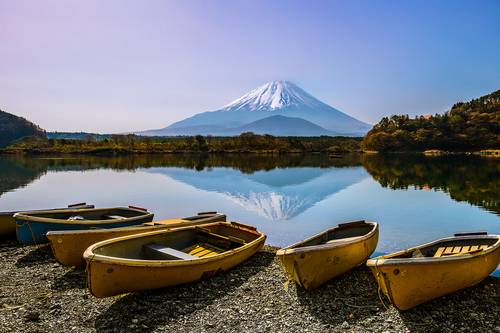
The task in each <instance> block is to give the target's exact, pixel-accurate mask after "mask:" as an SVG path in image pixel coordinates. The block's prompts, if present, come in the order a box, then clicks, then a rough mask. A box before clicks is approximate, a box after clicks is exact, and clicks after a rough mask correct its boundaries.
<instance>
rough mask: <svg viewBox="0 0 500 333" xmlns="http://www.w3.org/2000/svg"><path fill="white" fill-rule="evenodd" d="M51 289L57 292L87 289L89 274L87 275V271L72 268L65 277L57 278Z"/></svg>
mask: <svg viewBox="0 0 500 333" xmlns="http://www.w3.org/2000/svg"><path fill="white" fill-rule="evenodd" d="M50 288H51V289H53V290H57V291H66V290H70V289H85V288H87V274H86V273H85V269H81V268H72V269H71V270H69V271H67V272H66V273H64V275H62V276H59V277H57V278H55V279H54V282H53V283H52V285H51V286H50Z"/></svg>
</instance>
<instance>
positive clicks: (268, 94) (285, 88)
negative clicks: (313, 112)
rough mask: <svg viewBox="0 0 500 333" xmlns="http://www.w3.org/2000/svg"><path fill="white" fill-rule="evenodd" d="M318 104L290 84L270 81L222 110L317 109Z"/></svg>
mask: <svg viewBox="0 0 500 333" xmlns="http://www.w3.org/2000/svg"><path fill="white" fill-rule="evenodd" d="M318 102H319V101H318V100H317V99H315V98H314V97H312V96H311V95H309V94H308V93H306V92H305V91H304V90H302V89H300V88H299V87H297V86H296V85H295V84H293V83H292V82H288V81H272V82H268V83H266V84H264V85H263V86H260V87H259V88H257V89H254V90H252V91H251V92H249V93H248V94H246V95H244V96H242V97H240V98H238V99H237V100H235V101H233V102H231V103H229V104H227V105H225V106H224V107H223V108H222V110H223V111H235V110H242V109H244V110H246V111H269V110H276V109H281V108H284V107H288V106H301V105H302V106H308V107H315V106H316V107H317V106H318V105H317V104H318ZM320 103H321V102H320Z"/></svg>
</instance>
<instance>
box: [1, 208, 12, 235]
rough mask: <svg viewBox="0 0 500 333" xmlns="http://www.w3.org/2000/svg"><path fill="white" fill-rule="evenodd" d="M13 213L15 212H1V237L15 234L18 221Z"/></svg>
mask: <svg viewBox="0 0 500 333" xmlns="http://www.w3.org/2000/svg"><path fill="white" fill-rule="evenodd" d="M12 215H14V213H2V214H0V238H6V237H11V236H15V234H16V221H15V220H14V218H13V217H12Z"/></svg>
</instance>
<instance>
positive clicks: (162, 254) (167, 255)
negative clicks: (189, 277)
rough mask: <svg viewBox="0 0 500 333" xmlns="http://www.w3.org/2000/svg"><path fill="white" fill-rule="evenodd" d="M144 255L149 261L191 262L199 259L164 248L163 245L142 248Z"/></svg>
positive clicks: (154, 244)
mask: <svg viewBox="0 0 500 333" xmlns="http://www.w3.org/2000/svg"><path fill="white" fill-rule="evenodd" d="M142 254H143V255H144V257H146V258H148V259H162V260H190V259H197V258H198V257H196V256H193V255H191V254H187V253H185V252H182V251H179V250H176V249H173V248H171V247H167V246H163V245H161V244H156V243H150V244H145V245H143V246H142Z"/></svg>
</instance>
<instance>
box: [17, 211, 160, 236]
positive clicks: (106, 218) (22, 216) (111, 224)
mask: <svg viewBox="0 0 500 333" xmlns="http://www.w3.org/2000/svg"><path fill="white" fill-rule="evenodd" d="M14 219H15V220H16V235H17V240H18V241H19V242H20V243H22V244H24V245H34V244H42V243H47V242H48V241H49V240H48V239H47V237H46V234H47V232H49V231H52V230H54V231H55V230H81V229H92V228H117V227H126V226H131V225H137V224H141V223H145V222H150V221H152V220H153V214H152V213H150V212H148V211H147V210H146V209H144V208H139V207H133V206H129V207H115V208H85V209H61V210H44V211H37V212H20V213H16V214H14Z"/></svg>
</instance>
